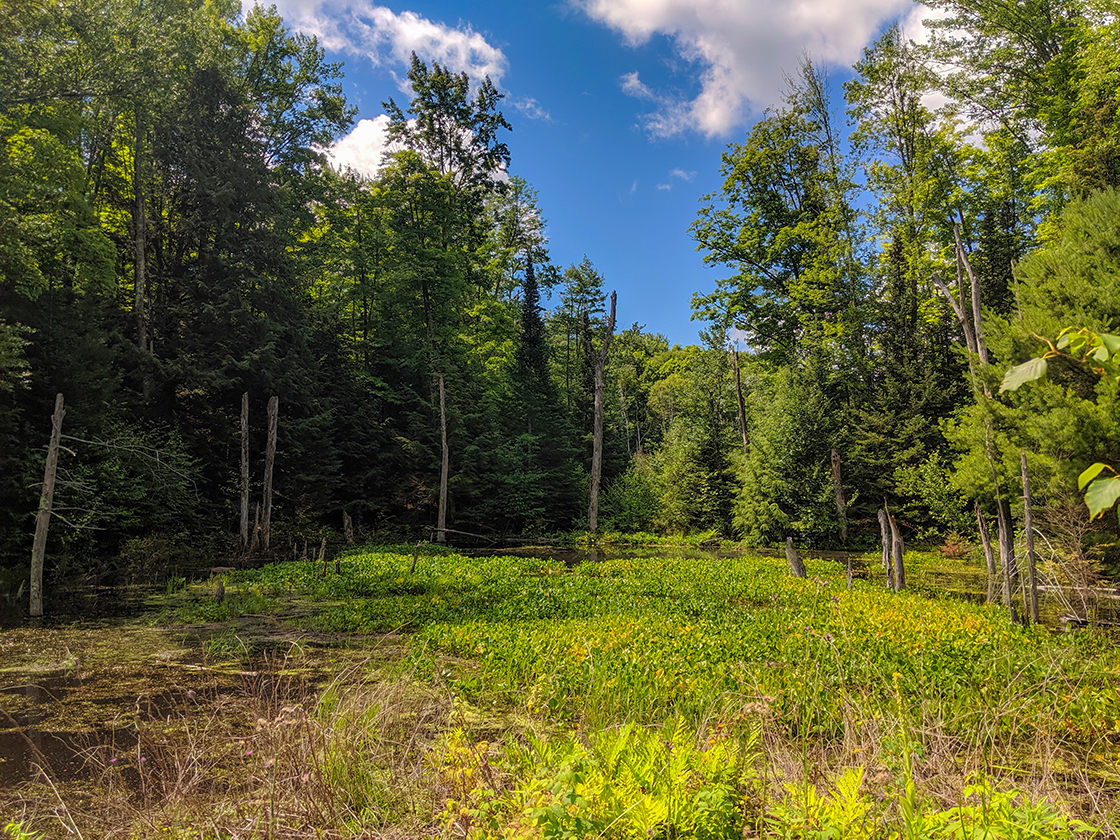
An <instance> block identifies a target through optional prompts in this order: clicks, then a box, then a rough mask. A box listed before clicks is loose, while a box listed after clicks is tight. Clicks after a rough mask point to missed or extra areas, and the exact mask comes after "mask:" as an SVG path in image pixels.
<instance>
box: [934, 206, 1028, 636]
mask: <svg viewBox="0 0 1120 840" xmlns="http://www.w3.org/2000/svg"><path fill="white" fill-rule="evenodd" d="M953 239H954V243H955V248H956V258H957V289H958V290H959V293H960V300H959V301H958V300H957V298H956V297H955V296H954V295H953V292H952V291H951V290H950V289H949V287H948V286H946V285H945V283H944V281H942V279H941V278H940V276H938V275H936V274H935V275H934V277H933V282H934V285H936V286H937V288H938V289H939V290H940V291H941V293H942V295H944V296H945V299H946V300H947V301H948V302H949V306H950V307H952V309H953V313H954V314H955V315H956V316H957V320H958V321H959V322H960V325H961V329H962V331H963V332H964V340H965V345H966V347H967V348H968V353H969V356H968V370H969V375H970V378H971V380H972V388H973V391H974V392H975V393H976V395H977V401H978V402H979V401H980V400H979V397H980V394H983V395H984V397H986V398H987V399H989V400H991V399H992V389H991V385H990V384H989V383H988V380H987V376H986V375H981V374H986V373H987V367H988V347H987V345H986V344H985V343H984V330H983V319H982V317H981V311H980V282H979V280H978V279H977V277H976V272H974V271H973V270H972V263H971V261H970V260H969V258H968V253H967V251H966V250H965V247H964V243H963V242H962V241H961V233H960V227H959V226H957V225H953ZM966 274H967V275H968V283H969V289H970V291H971V294H970V295H969V299H966V297H965V293H964V276H965V275H966ZM970 310H971V311H970ZM970 316H971V317H970ZM974 358H975V359H978V360H979V362H980V371H979V373H978V372H977V370H976V365H975V364H974V362H973V359H974ZM984 439H985V454H986V456H987V459H988V466H989V467H990V469H991V471H992V489H993V491H994V493H995V497H996V510H997V513H998V514H999V516H998V518H997V525H998V530H999V544H1000V565H1001V566H1002V572H1003V576H1004V605H1005V606H1006V607H1007V609H1008V611H1009V613H1010V615H1011V619H1012V621H1018V620H1019V618H1018V615H1017V613H1016V610H1015V606H1014V604H1013V603H1012V600H1011V591H1012V589H1013V587H1015V586H1016V585H1017V579H1018V571H1017V570H1016V566H1015V545H1014V538H1013V532H1012V530H1011V529H1012V527H1013V526H1012V522H1011V507H1010V505H1009V504H1008V503H1007V500H1006V499H1005V498H1004V497H1003V493H1002V492H1001V491H1000V486H999V476H998V473H997V471H996V458H995V453H993V452H992V446H991V424H990V422H988V425H987V426H986V428H985V434H984ZM981 527H982V528H983V522H982V520H981ZM981 539H984V537H983V535H981ZM984 542H985V546H987V540H986V539H985V540H984ZM989 550H990V549H989ZM991 568H992V563H991V561H989V570H991ZM1032 597H1033V598H1034V600H1035V601H1036V602H1037V599H1038V593H1037V590H1036V591H1034V592H1033V593H1032Z"/></svg>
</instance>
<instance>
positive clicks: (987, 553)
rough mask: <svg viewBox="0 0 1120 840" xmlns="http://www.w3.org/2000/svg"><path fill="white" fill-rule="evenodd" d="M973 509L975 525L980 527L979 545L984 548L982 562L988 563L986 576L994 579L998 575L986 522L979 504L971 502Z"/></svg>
mask: <svg viewBox="0 0 1120 840" xmlns="http://www.w3.org/2000/svg"><path fill="white" fill-rule="evenodd" d="M973 507H974V508H975V509H976V524H977V525H978V526H979V527H980V545H981V546H983V548H984V560H986V561H987V563H988V576H989V577H994V576H995V575H997V574H999V570H998V569H996V558H995V553H994V552H993V551H992V539H991V536H990V535H989V533H988V520H987V519H985V518H984V511H982V510H981V509H980V503H979V502H973Z"/></svg>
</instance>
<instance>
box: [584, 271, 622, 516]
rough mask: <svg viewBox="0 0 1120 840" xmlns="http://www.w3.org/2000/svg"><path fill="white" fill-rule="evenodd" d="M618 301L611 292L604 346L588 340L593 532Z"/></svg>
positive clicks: (589, 514)
mask: <svg viewBox="0 0 1120 840" xmlns="http://www.w3.org/2000/svg"><path fill="white" fill-rule="evenodd" d="M617 299H618V294H617V293H616V292H611V314H610V317H609V318H608V319H607V334H606V336H605V337H604V338H603V346H602V347H601V348H600V349H599V351H598V352H595V350H594V349H593V348H592V346H591V339H590V338H588V339H587V352H588V353H589V354H593V355H594V359H595V421H594V427H593V439H592V449H591V499H590V501H589V503H588V506H587V527H588V528H589V529H590V530H591V531H596V530H598V528H599V482H600V480H601V478H602V472H603V368H604V367H605V366H606V364H607V351H608V350H610V346H611V339H612V338H614V310H615V302H616V301H617Z"/></svg>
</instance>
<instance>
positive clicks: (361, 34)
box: [243, 0, 509, 84]
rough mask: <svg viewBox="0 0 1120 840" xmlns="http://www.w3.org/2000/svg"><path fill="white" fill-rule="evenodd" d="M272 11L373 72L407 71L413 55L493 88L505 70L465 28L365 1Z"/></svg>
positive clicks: (295, 2) (309, 2)
mask: <svg viewBox="0 0 1120 840" xmlns="http://www.w3.org/2000/svg"><path fill="white" fill-rule="evenodd" d="M243 2H244V0H243ZM276 6H277V9H278V10H279V12H280V13H281V14H282V15H283V16H284V20H285V21H286V22H287V23H288V25H289V26H291V27H292V28H293V29H298V30H302V31H303V32H306V33H308V34H312V35H317V36H319V41H320V43H321V44H322V45H323V46H324V47H325V48H327V49H330V50H336V51H338V52H342V53H348V54H350V55H356V56H361V57H363V58H366V59H368V60H369V61H370V63H372V64H373V66H375V67H381V66H385V65H389V66H391V67H397V66H399V65H405V66H407V65H408V63H409V61H410V59H411V56H412V53H413V52H415V53H416V54H417V55H418V56H420V58H422V59H424V60H425V61H429V62H431V61H438V62H439V63H440V64H443V65H445V66H447V67H449V68H450V69H451V70H453V71H455V72H465V73H467V75H469V76H470V77H471V79H472V80H474V81H478V80H481V79H482V77H483V76H489V77H490V78H491V79H492V80H493V81H494V83H495V84H498V83H499V81H500V80H501V78H502V75H503V74H504V73H505V72H506V71H507V70H508V69H509V62H508V61H507V60H506V56H505V54H504V53H503V52H502V51H501V50H500V49H499V48H497V47H494V46H492V45H491V44H490V43H489V42H488V41H487V40H486V38H485V37H483V36H482V35H481V34H479V33H478V32H475V31H474V30H473V29H472V28H471V26H470V24H469V23H466V24H464V23H462V22H460V24H459V25H458V26H448V25H447V24H445V23H441V22H436V21H431V20H428V19H427V18H425V17H421V16H420V15H418V14H416V12H410V11H404V12H401V13H400V14H397V13H396V12H394V11H392V10H391V9H388V8H386V7H384V6H377V5H374V4H373V3H371V2H369V0H343V2H339V3H336V2H331V0H276Z"/></svg>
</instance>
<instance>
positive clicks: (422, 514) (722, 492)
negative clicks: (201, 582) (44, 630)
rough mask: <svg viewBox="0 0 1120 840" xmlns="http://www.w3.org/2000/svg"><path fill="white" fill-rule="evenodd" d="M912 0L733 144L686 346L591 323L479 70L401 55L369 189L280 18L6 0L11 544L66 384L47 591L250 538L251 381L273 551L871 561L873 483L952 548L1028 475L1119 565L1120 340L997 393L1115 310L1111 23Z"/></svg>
mask: <svg viewBox="0 0 1120 840" xmlns="http://www.w3.org/2000/svg"><path fill="white" fill-rule="evenodd" d="M927 5H929V6H930V7H932V9H933V10H934V11H935V12H937V14H936V15H933V16H932V17H931V22H930V26H931V29H930V32H929V38H928V39H923V43H921V44H919V43H915V42H913V41H911V40H910V39H909V38H907V37H906V36H905V34H904V33H903V32H902V30H901V29H900V28H899V27H897V26H896V27H892V28H889V29H887V30H886V31H885V32H884V33H883V34H882V35H881V37H879V39H878V40H877V41H876V42H875V43H874V44H873V45H872V46H870V47H869V48H867V49H866V50H865V52H864V55H863V58H862V59H861V60H860V61H859V62H858V63H857V64H856V66H855V67H854V70H853V77H852V78H851V80H850V81H848V82H846V83H845V84H844V85H843V89H842V101H840V98H841V97H840V90H839V87H838V86H833V85H831V84H830V81H829V79H828V78H827V77H826V76H825V75H824V74H823V72H822V70H821V68H819V67H817V66H815V65H814V64H813V63H812V62H811V61H809V60H806V61H805V62H804V63H803V65H802V66H801V67H800V69H799V72H798V73H797V74H796V76H795V77H793V78H792V79H791V81H790V84H789V90H788V94H787V97H786V99H785V100H784V102H783V103H782V104H781V105H779V106H777V107H774V108H772V109H770V110H769V111H767V112H766V114H765V115H764V116H763V118H762V119H760V120H759V121H758V122H757V123H756V124H755V125H754V126H753V127H752V128H751V129H750V130H749V131H748V132H747V134H746V136H745V137H744V138H743V139H742V140H741V141H740V142H737V143H733V144H732V145H730V146H729V147H728V149H727V151H726V152H725V153H724V155H723V162H722V169H721V175H722V177H723V179H724V180H723V187H722V189H721V190H720V191H719V192H718V193H715V194H712V195H709V196H706V197H704V199H703V202H702V207H701V210H700V212H699V214H698V215H697V218H696V220H695V222H694V224H693V225H692V227H691V230H690V234H691V236H693V237H694V239H695V241H696V243H697V246H698V248H699V249H700V251H701V252H702V253H703V255H704V259H705V260H707V261H708V262H709V263H711V264H714V265H717V266H719V267H720V268H721V276H723V277H724V279H722V280H721V281H720V282H719V283H718V285H717V287H716V288H715V290H714V291H713V292H712V293H711V294H708V295H704V296H699V297H697V298H696V299H695V301H694V315H695V318H696V319H697V320H698V321H700V322H702V325H703V329H702V332H701V338H702V341H701V343H699V344H697V345H695V346H687V347H681V346H670V344H669V342H668V341H667V340H666V339H665V338H664V337H663V336H660V335H657V334H651V333H649V332H647V331H645V329H644V328H643V327H642V326H641V325H638V324H634V325H632V326H629V327H625V325H619V328H618V329H616V328H615V324H614V317H613V305H612V302H611V301H610V300H608V294H609V292H610V290H611V289H612V284H611V278H609V277H607V278H605V277H603V276H602V275H601V274H600V273H599V272H598V271H597V270H596V268H595V265H594V262H593V260H594V255H593V254H592V255H589V256H588V257H587V258H585V259H584V260H583V261H582V262H580V263H579V264H577V265H571V266H567V267H564V266H560V265H555V264H554V263H553V262H552V261H551V259H550V256H549V240H548V237H547V232H546V225H545V213H544V212H543V211H545V210H546V209H547V196H546V197H543V198H538V195H537V193H536V191H535V190H534V189H533V188H532V186H531V185H530V184H529V183H527V182H526V181H525V180H523V179H522V178H520V177H518V176H517V175H516V174H515V173H516V154H515V151H516V150H515V149H511V147H510V146H509V145H507V144H508V143H510V142H511V141H512V136H513V135H511V134H510V129H511V125H510V123H509V122H508V121H507V119H506V118H505V117H504V116H503V113H502V108H501V105H502V94H501V92H500V91H499V90H498V89H497V88H496V87H495V86H494V85H493V84H491V82H490V81H489V80H488V79H469V78H467V77H466V76H465V75H462V74H457V73H454V72H452V71H451V70H449V69H448V68H445V67H443V66H440V65H438V64H431V65H429V64H428V63H426V62H425V61H423V60H421V59H419V58H416V57H415V56H414V57H413V62H412V65H411V68H410V70H409V73H408V79H409V81H410V83H411V91H412V94H411V100H410V101H409V102H403V101H402V102H401V103H397V102H394V101H389V102H387V103H385V108H386V111H387V113H388V114H389V117H390V120H391V128H390V137H391V139H392V141H393V146H392V148H393V151H392V152H391V153H389V154H387V155H386V157H385V160H384V162H383V166H382V168H381V170H380V172H379V174H378V175H377V176H376V177H375V178H372V179H367V178H362V177H360V176H358V175H356V174H355V173H353V172H350V171H337V170H336V169H335V168H333V167H332V166H331V165H330V164H329V160H328V157H327V154H326V150H327V149H328V148H329V147H330V145H331V143H332V142H334V141H335V140H336V139H337V138H339V137H340V136H341V135H342V134H343V133H344V132H345V131H346V130H347V128H348V127H349V126H350V124H351V121H352V119H353V117H354V109H353V108H351V107H350V106H348V105H347V103H346V101H345V97H344V96H343V94H342V87H341V78H342V75H341V74H342V70H341V67H340V66H338V65H335V64H331V63H329V62H327V61H326V60H325V58H324V53H323V50H322V49H321V47H320V46H319V45H318V44H317V42H316V41H315V39H313V38H310V37H306V36H304V35H301V34H298V33H295V32H293V31H291V30H290V29H289V28H288V27H286V26H285V24H284V21H283V20H282V19H281V18H280V17H279V16H278V15H277V13H276V12H275V10H274V9H273V10H268V9H264V8H261V7H255V8H253V9H252V10H251V11H249V12H248V13H246V14H244V15H242V13H241V7H240V4H239V3H237V2H235V1H234V0H153V2H148V3H144V4H139V5H137V4H134V3H131V2H129V3H125V2H122V0H69V1H68V2H65V3H58V2H51V0H0V9H2V11H3V14H2V15H0V141H2V145H3V153H2V154H0V561H2V563H3V564H5V565H9V566H12V567H21V568H22V567H24V565H25V563H26V559H27V556H28V552H29V549H30V547H31V534H32V532H33V530H34V520H35V514H36V510H37V503H38V498H39V487H40V484H41V483H42V481H43V471H44V460H45V455H46V444H47V442H48V440H49V439H50V437H51V412H52V408H53V406H54V404H55V396H56V394H57V393H62V394H63V396H64V398H65V407H66V408H65V411H66V413H65V420H64V425H63V428H62V439H61V444H62V449H61V455H60V460H59V466H58V479H57V487H56V490H55V496H54V519H53V520H52V526H51V531H50V538H49V543H48V557H49V558H50V559H49V562H48V573H50V571H52V570H53V571H54V572H55V573H74V572H81V571H85V570H88V569H100V568H105V564H106V563H107V562H109V561H106V560H105V558H123V559H122V560H121V561H119V562H118V563H117V565H116V566H115V568H119V569H121V570H125V571H128V570H132V571H136V570H137V569H140V568H147V569H151V568H154V567H155V566H158V564H159V563H160V562H166V561H167V560H168V559H169V558H170V557H172V556H174V555H175V554H176V552H190V551H198V550H200V549H201V550H221V551H227V552H233V551H237V550H238V539H239V524H240V520H241V503H240V499H241V489H242V466H241V465H242V458H241V452H242V432H241V416H242V399H243V395H244V394H248V398H247V405H248V419H249V425H248V428H249V433H248V440H249V447H248V451H249V466H250V476H251V488H252V496H251V498H252V500H253V507H254V510H253V513H252V514H250V516H251V519H255V518H256V516H257V512H256V510H255V508H256V507H257V506H258V503H259V502H260V501H261V499H262V481H261V477H262V474H263V471H264V469H265V463H264V462H265V450H266V434H267V425H268V423H267V420H266V406H267V405H268V403H269V401H270V399H271V398H272V397H277V398H278V406H279V408H278V422H277V429H278V442H277V445H276V451H277V454H276V457H275V469H274V474H273V475H272V494H271V496H270V498H269V499H268V502H269V504H266V505H265V508H266V509H267V508H268V507H269V506H270V505H271V513H270V515H271V521H272V523H273V524H272V548H273V550H277V549H279V550H281V551H289V550H290V547H291V546H292V544H293V541H294V542H295V543H296V544H299V543H301V542H302V541H305V540H307V539H308V538H309V537H311V538H312V539H313V541H314V542H316V543H317V541H318V535H319V534H320V533H321V532H322V530H323V529H325V528H330V529H334V530H336V531H341V530H342V529H343V527H344V522H346V523H351V522H352V523H353V527H354V529H356V531H357V532H358V534H359V535H364V536H367V537H373V536H379V537H394V538H395V537H403V536H408V537H409V538H410V539H416V538H419V537H429V538H434V537H435V536H437V535H438V534H439V533H440V532H439V531H438V529H440V528H446V529H453V530H455V531H461V532H467V533H471V534H483V535H488V536H498V535H504V536H512V535H543V534H550V533H553V534H554V533H557V532H570V531H583V530H587V529H588V527H589V525H591V524H594V526H595V527H597V528H598V529H599V530H603V529H607V530H613V531H628V532H633V531H647V532H652V533H663V534H664V533H686V534H690V533H697V532H706V531H709V532H711V533H712V536H713V537H714V536H719V537H723V538H728V539H738V540H742V541H745V542H746V543H749V544H751V545H759V546H761V545H773V544H781V543H784V542H785V541H786V539H787V537H793V538H794V540H795V542H797V543H798V544H801V545H812V546H816V547H830V546H838V545H842V544H843V545H851V546H863V547H867V546H872V545H876V544H877V543H878V540H879V533H880V531H879V522H878V520H877V512H878V510H879V509H880V508H881V507H883V506H884V505H886V506H888V508H889V509H890V510H891V511H893V512H894V514H895V516H896V517H897V519H898V521H899V522H900V524H901V527H902V530H903V532H904V535H905V538H906V539H907V540H912V541H927V542H934V541H936V542H944V541H950V542H952V541H954V540H955V541H958V542H959V541H961V540H962V539H975V538H976V533H977V528H978V518H977V515H978V513H979V514H980V515H981V517H982V518H984V519H985V520H988V519H990V520H992V521H996V520H1000V519H1003V518H1004V517H1005V516H1011V517H1014V518H1015V519H1018V518H1019V517H1020V515H1021V510H1022V501H1021V496H1022V481H1023V478H1022V476H1023V475H1024V474H1025V473H1029V476H1030V482H1031V490H1032V494H1033V497H1034V516H1035V523H1036V525H1037V526H1038V528H1039V529H1040V531H1041V532H1042V533H1044V534H1045V535H1046V536H1047V538H1048V540H1049V542H1048V546H1049V549H1050V550H1052V551H1053V552H1054V553H1055V556H1056V557H1060V558H1063V559H1069V560H1076V561H1079V562H1081V563H1084V564H1088V565H1089V566H1090V567H1094V568H1104V569H1105V570H1106V571H1108V570H1111V571H1113V572H1115V571H1116V570H1117V562H1118V561H1117V554H1116V549H1115V548H1114V547H1111V546H1114V543H1115V531H1116V518H1115V514H1114V513H1113V514H1109V515H1108V516H1106V517H1105V518H1104V519H1103V520H1101V519H1098V520H1096V521H1092V520H1090V517H1089V511H1088V509H1087V508H1086V507H1085V505H1084V503H1083V500H1082V497H1081V492H1080V491H1079V489H1078V480H1077V479H1078V475H1079V474H1080V473H1081V472H1082V471H1083V470H1085V469H1086V468H1087V467H1089V466H1090V465H1091V464H1093V463H1096V462H1099V463H1103V464H1106V465H1112V466H1114V467H1120V411H1118V410H1117V408H1116V400H1117V378H1116V376H1114V375H1110V373H1109V371H1110V368H1109V367H1107V365H1110V364H1111V360H1110V359H1109V354H1108V353H1107V352H1106V353H1105V355H1104V356H1103V357H1098V363H1096V364H1085V363H1084V360H1083V359H1082V358H1080V357H1079V356H1078V354H1077V353H1074V352H1072V350H1071V349H1070V348H1069V347H1063V348H1057V347H1055V348H1054V352H1052V354H1051V355H1052V358H1051V359H1050V362H1049V371H1048V372H1049V375H1048V376H1047V377H1046V378H1044V379H1041V380H1039V381H1036V382H1032V383H1031V384H1029V385H1026V386H1024V387H1021V388H1018V389H1017V390H1001V389H1000V383H1001V381H1002V380H1003V377H1004V374H1005V373H1006V371H1007V370H1008V369H1009V368H1010V367H1012V366H1014V365H1017V364H1020V363H1023V362H1025V361H1026V360H1028V359H1030V358H1032V357H1037V356H1041V355H1042V354H1043V353H1044V352H1046V351H1047V349H1048V348H1047V344H1046V343H1045V341H1044V339H1049V340H1051V341H1056V340H1057V339H1058V336H1059V334H1060V333H1061V332H1062V330H1063V329H1065V328H1067V327H1073V328H1076V329H1081V328H1085V329H1087V330H1091V331H1093V332H1094V333H1110V332H1115V331H1116V329H1117V327H1118V325H1120V192H1118V191H1117V188H1118V187H1120V113H1118V108H1120V98H1118V96H1120V94H1118V92H1117V91H1118V90H1120V84H1118V83H1120V23H1118V21H1117V6H1116V4H1115V3H1114V2H1111V1H1110V0H1024V2H981V0H927ZM682 235H684V232H683V231H682ZM636 247H637V244H636ZM973 278H974V280H973ZM1106 350H1107V348H1106ZM1059 351H1061V352H1059ZM597 364H599V365H601V368H600V372H601V379H602V383H601V384H602V387H601V388H600V389H598V392H599V394H600V401H601V403H602V413H601V416H602V428H603V434H602V437H603V442H602V493H601V497H600V498H598V499H597V503H598V515H597V521H595V522H594V523H592V522H591V521H589V502H591V501H592V499H591V498H590V496H591V493H590V486H591V483H592V473H593V472H594V470H593V460H594V459H593V449H594V448H595V447H594V437H595V435H594V428H595V425H596V422H595V415H596V408H595V406H596V402H597V400H596V391H597V389H596V366H597ZM1102 365H1105V366H1102ZM1008 503H1009V504H1008ZM1001 510H1004V513H1001ZM267 515H268V513H266V516H267ZM1110 552H1111V553H1110ZM1102 564H1103V565H1102ZM110 565H111V564H110Z"/></svg>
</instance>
